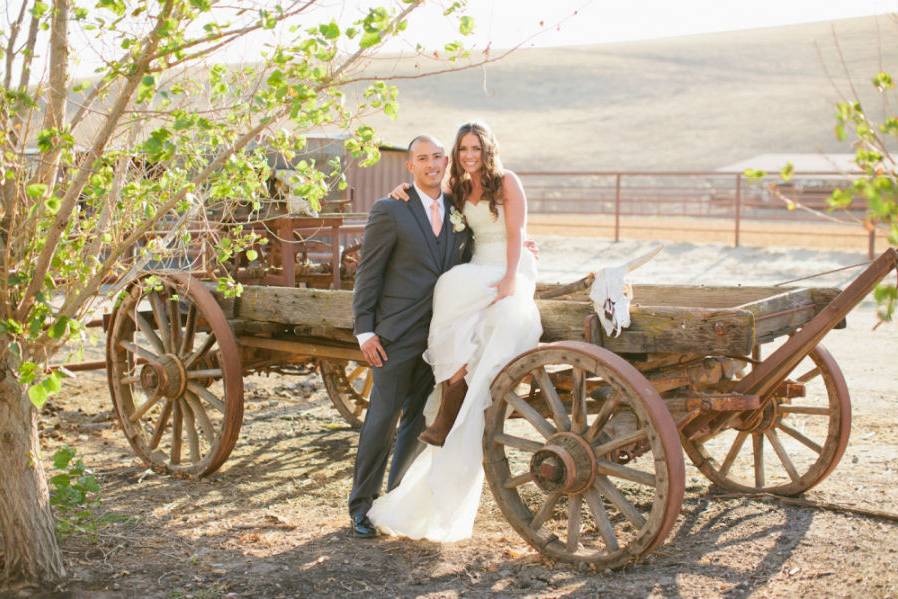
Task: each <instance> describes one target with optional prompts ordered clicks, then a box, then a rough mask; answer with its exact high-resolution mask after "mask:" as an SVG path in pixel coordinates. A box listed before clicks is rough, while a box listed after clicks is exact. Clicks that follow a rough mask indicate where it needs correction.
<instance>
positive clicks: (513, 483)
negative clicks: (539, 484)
mask: <svg viewBox="0 0 898 599" xmlns="http://www.w3.org/2000/svg"><path fill="white" fill-rule="evenodd" d="M532 482H533V473H532V472H525V473H523V474H518V475H517V476H512V477H511V478H509V479H508V480H506V481H505V488H506V489H514V488H515V487H520V486H521V485H525V484H527V483H532Z"/></svg>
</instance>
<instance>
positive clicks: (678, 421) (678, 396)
mask: <svg viewBox="0 0 898 599" xmlns="http://www.w3.org/2000/svg"><path fill="white" fill-rule="evenodd" d="M896 260H898V254H896V252H895V250H893V249H890V250H888V251H887V252H885V253H884V254H883V255H882V256H880V257H879V258H878V259H877V260H876V261H875V262H874V263H873V264H872V265H871V266H870V267H869V268H868V269H867V270H866V271H865V272H864V273H863V274H861V275H860V276H859V277H858V278H857V279H856V280H855V281H854V282H853V283H852V284H851V285H849V286H848V287H847V288H846V289H845V290H844V291H841V292H840V291H839V290H838V289H815V288H783V287H695V286H670V285H649V286H638V285H637V286H636V287H635V289H634V300H633V301H634V305H633V309H632V311H631V316H632V325H631V326H630V327H629V328H628V329H626V330H624V331H623V333H622V334H621V335H620V336H619V337H613V338H612V337H606V336H605V335H603V333H602V330H601V329H600V327H599V324H598V321H597V317H596V314H595V313H594V311H593V307H592V304H591V303H590V302H589V300H588V298H587V297H586V293H585V290H583V289H580V290H571V289H570V287H560V286H557V287H552V286H549V287H547V288H544V289H542V291H541V293H542V295H543V297H547V296H556V297H554V298H552V299H541V300H539V302H538V303H539V308H540V312H541V315H542V322H543V327H544V330H545V334H544V337H543V341H544V343H542V344H541V345H540V346H539V347H538V348H536V349H533V350H531V351H528V352H526V353H524V354H522V355H520V356H518V357H516V358H514V359H513V360H512V361H511V362H510V363H508V364H507V365H506V366H505V367H504V368H502V369H501V371H500V372H499V373H498V374H497V375H496V377H495V379H494V381H493V383H492V387H491V393H492V397H493V403H492V406H491V407H490V408H489V410H488V411H487V415H486V429H485V433H484V437H483V449H484V458H483V465H484V468H485V472H486V478H487V481H488V483H489V486H490V488H491V490H492V493H493V495H494V497H495V499H496V502H497V504H498V505H499V507H500V509H501V510H502V512H503V514H504V515H505V517H506V518H507V520H508V521H509V523H510V524H511V525H512V526H513V527H514V528H515V530H516V531H517V532H518V533H519V534H520V535H521V536H522V537H523V538H524V539H525V540H526V541H527V542H528V543H530V544H531V545H532V546H533V547H535V548H536V549H537V550H538V551H540V552H541V553H543V554H545V555H547V556H550V557H551V558H554V559H557V560H562V561H568V562H585V563H590V564H594V565H596V566H600V567H615V566H619V565H622V564H625V563H628V562H630V561H632V560H635V559H638V558H640V557H641V556H644V555H646V554H647V553H649V552H650V551H651V550H652V549H654V548H655V547H657V546H658V545H659V544H660V543H662V542H663V541H664V539H665V538H666V536H667V535H668V533H669V532H670V530H671V528H672V526H673V525H674V522H675V521H676V518H677V515H678V514H679V512H680V508H681V503H682V499H683V493H684V486H685V472H684V459H683V452H684V451H685V454H686V455H687V456H688V457H689V459H690V460H691V461H692V462H693V463H694V464H695V466H696V467H697V468H698V469H699V470H700V471H701V472H702V473H703V474H704V475H705V476H707V477H708V478H709V479H710V480H711V481H713V483H714V484H716V485H718V486H719V487H721V488H723V489H729V490H736V491H751V492H756V491H763V492H769V493H776V494H783V495H795V494H799V493H802V492H804V491H806V490H807V489H810V488H811V487H813V486H814V485H816V484H817V483H819V482H820V481H821V480H823V479H824V478H825V477H826V476H827V475H828V474H829V473H830V472H831V471H832V470H833V468H835V466H836V465H837V463H838V462H839V459H840V458H841V456H842V454H843V452H844V450H845V447H846V445H847V443H848V435H849V429H850V421H851V406H850V401H849V395H848V389H847V386H846V384H845V380H844V378H843V376H842V374H841V372H840V370H839V367H838V365H837V364H836V362H835V361H834V359H833V358H832V356H831V355H830V354H829V353H828V352H827V351H826V349H825V348H824V347H823V346H822V345H820V340H821V339H822V338H823V336H824V335H825V334H826V333H827V332H828V331H829V330H831V329H832V328H834V327H837V326H841V325H842V323H844V318H845V316H846V314H847V313H848V312H849V311H850V310H851V309H852V308H853V307H854V306H855V305H856V304H857V303H858V302H860V301H861V299H863V298H864V297H865V296H866V295H867V294H868V293H869V292H870V291H871V290H872V289H873V287H874V286H875V285H876V283H877V282H878V281H880V280H882V278H883V277H885V276H886V275H887V274H888V273H889V272H890V271H891V270H892V269H894V268H895V265H896ZM351 298H352V292H351V291H348V290H338V289H337V290H327V289H308V288H292V287H277V286H252V285H250V286H247V287H246V288H245V289H244V291H243V294H242V296H241V297H239V298H237V299H225V298H223V297H221V296H218V295H216V294H215V293H213V291H212V290H211V287H210V286H209V285H208V284H207V283H204V282H203V280H201V279H199V278H195V277H193V276H191V275H190V274H186V273H156V274H152V275H146V276H144V277H142V278H140V279H138V280H136V281H134V282H133V283H131V284H130V286H129V287H128V288H127V289H126V290H125V291H124V292H123V294H122V296H121V298H120V300H119V301H118V303H117V305H116V307H115V309H114V311H113V312H112V314H111V315H110V316H109V318H108V319H107V336H108V343H107V373H108V380H109V387H110V391H111V394H112V397H113V401H114V404H115V408H116V413H117V415H118V418H119V420H120V422H121V425H122V428H123V430H124V433H125V435H126V436H127V438H128V441H129V443H130V444H131V446H132V447H133V449H134V451H135V453H136V454H137V455H138V456H140V458H141V459H142V460H144V461H145V462H146V463H147V464H148V465H149V466H150V467H152V468H153V469H155V470H157V471H160V472H167V473H172V474H182V475H188V476H203V475H207V474H209V473H211V472H214V471H215V470H216V469H218V468H219V467H220V466H221V465H222V464H223V463H224V462H225V461H226V460H227V458H228V455H229V454H230V452H231V450H232V449H233V447H234V444H235V442H236V441H237V438H238V435H239V432H240V426H241V421H242V416H243V377H244V376H245V375H246V374H247V373H250V372H254V371H259V370H264V369H266V368H273V367H280V366H283V365H286V364H298V363H309V362H310V361H313V362H314V363H316V364H317V367H318V368H319V371H320V374H321V376H322V377H323V380H324V384H325V387H326V389H327V392H328V394H329V396H330V398H331V399H332V400H333V402H334V405H335V406H336V408H337V409H338V410H339V412H340V413H341V414H342V415H343V416H344V417H345V418H346V420H347V421H348V422H349V423H350V424H352V425H353V426H358V425H359V424H360V423H361V422H362V420H363V418H364V413H365V410H366V408H367V398H368V394H369V393H370V390H371V373H370V371H369V369H368V367H367V365H365V364H364V363H363V362H362V356H361V353H360V351H359V349H358V346H357V344H356V340H355V338H354V337H353V336H352V333H351V330H352V322H351V318H352V316H351V314H352V310H351ZM785 336H788V339H787V340H786V341H785V342H784V343H782V344H781V345H779V346H778V348H777V349H775V350H774V351H772V352H771V353H769V355H767V356H766V357H764V356H762V350H761V348H762V346H763V345H764V344H767V343H771V342H774V341H775V340H777V339H778V338H781V337H785ZM681 447H682V450H681ZM683 450H684V451H683Z"/></svg>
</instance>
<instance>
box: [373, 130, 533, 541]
mask: <svg viewBox="0 0 898 599" xmlns="http://www.w3.org/2000/svg"><path fill="white" fill-rule="evenodd" d="M406 187H407V185H400V186H399V187H397V188H396V189H395V190H394V191H393V193H392V194H391V195H392V196H393V197H394V198H397V199H402V200H405V201H408V196H407V194H406V193H405V192H404V189H405V188H406ZM448 191H449V192H450V193H451V194H452V198H453V202H454V205H455V208H456V210H457V211H458V212H459V213H461V214H462V215H463V216H464V219H463V220H462V219H459V218H456V219H455V221H454V222H453V223H452V224H453V226H455V227H456V230H458V227H461V226H468V227H470V228H471V231H472V232H473V234H474V254H473V257H472V258H471V261H470V263H467V264H460V265H458V266H455V267H454V268H452V269H451V270H449V271H448V272H446V273H444V274H443V275H442V276H441V277H440V279H439V280H438V281H437V284H436V288H435V289H434V295H433V317H432V320H431V323H430V334H429V337H428V348H427V351H426V352H425V353H424V359H425V360H426V361H427V363H429V364H430V365H431V367H432V368H433V372H434V379H435V381H436V383H437V386H436V388H435V390H434V393H433V394H432V395H431V397H430V399H429V400H428V405H430V404H432V403H433V402H435V401H436V400H437V398H438V397H440V407H439V411H438V413H437V415H436V418H435V419H434V420H433V422H432V424H431V425H430V426H429V427H428V428H427V429H426V430H425V431H424V432H423V433H421V436H420V437H419V439H420V440H421V441H424V442H425V443H428V447H427V448H426V449H425V450H424V451H423V452H422V453H421V454H420V455H419V456H418V457H417V458H416V459H415V461H414V463H413V464H412V465H411V466H410V467H409V469H408V471H407V472H406V474H405V476H404V477H403V478H402V482H401V483H400V484H399V485H398V486H397V487H395V488H394V489H393V490H392V491H390V492H389V493H387V494H386V495H384V496H381V497H379V498H377V499H376V500H375V501H374V505H373V506H372V508H371V510H370V511H369V512H368V517H369V518H370V519H371V521H372V522H373V523H374V525H375V526H377V527H378V528H379V529H381V530H382V531H383V532H386V533H388V534H395V535H402V536H406V537H410V538H413V539H429V540H432V541H457V540H460V539H465V538H468V537H470V536H471V532H472V530H473V526H474V517H475V515H476V514H477V508H478V506H479V504H480V494H481V491H482V488H483V468H482V466H481V461H482V457H483V447H482V438H483V430H484V410H485V409H486V408H487V407H489V404H490V401H491V398H490V391H489V387H490V383H491V382H492V380H493V377H495V375H496V374H497V373H498V372H499V370H501V368H502V366H503V365H505V364H506V363H507V362H508V361H509V360H511V359H512V358H513V357H515V356H516V355H518V354H519V353H521V352H523V351H526V350H528V349H531V348H533V347H535V346H536V345H537V343H538V341H539V338H540V336H541V335H542V327H541V325H540V320H539V311H538V310H537V307H536V303H535V302H534V301H533V294H534V291H535V288H536V260H535V258H534V256H533V255H532V254H531V253H530V252H528V251H522V246H523V242H524V239H525V229H526V222H527V200H526V197H525V195H524V190H523V188H522V186H521V182H520V180H519V179H518V177H517V176H516V175H515V174H514V173H512V172H511V171H506V170H503V168H502V165H501V162H500V160H499V156H498V147H497V144H496V141H495V138H494V137H493V135H492V132H491V131H490V130H489V128H488V127H487V126H486V125H484V124H482V123H477V122H474V123H467V124H465V125H462V126H461V128H460V129H459V130H458V134H457V135H456V138H455V144H454V146H453V148H452V165H451V171H450V176H449V190H448Z"/></svg>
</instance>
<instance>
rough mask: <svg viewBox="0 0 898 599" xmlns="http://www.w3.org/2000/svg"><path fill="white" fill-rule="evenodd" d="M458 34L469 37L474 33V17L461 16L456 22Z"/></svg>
mask: <svg viewBox="0 0 898 599" xmlns="http://www.w3.org/2000/svg"><path fill="white" fill-rule="evenodd" d="M458 32H459V33H461V34H462V35H471V34H472V33H474V17H470V16H467V15H465V16H463V17H462V18H460V19H459V20H458Z"/></svg>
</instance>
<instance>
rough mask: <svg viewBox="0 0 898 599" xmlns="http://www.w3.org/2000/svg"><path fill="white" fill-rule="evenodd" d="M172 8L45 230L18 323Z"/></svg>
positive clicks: (168, 6)
mask: <svg viewBox="0 0 898 599" xmlns="http://www.w3.org/2000/svg"><path fill="white" fill-rule="evenodd" d="M173 5H174V0H166V1H165V4H164V5H163V7H162V10H161V11H159V15H158V17H157V19H156V25H155V27H154V28H153V30H152V31H151V32H150V34H149V36H148V37H147V41H146V43H145V44H144V52H143V53H142V58H141V60H139V61H138V62H137V63H135V65H134V70H133V71H132V72H131V74H130V75H129V76H128V79H127V80H126V81H125V85H124V86H123V88H122V91H121V93H120V94H119V96H118V98H117V99H116V102H115V104H114V106H113V107H112V109H111V110H110V111H109V116H108V117H107V118H106V123H105V124H104V125H103V128H102V129H101V130H100V131H99V132H98V133H97V135H96V137H95V138H94V139H95V141H94V145H93V147H92V148H91V149H90V151H88V152H87V154H86V155H85V156H84V158H83V159H82V163H81V166H80V168H79V169H78V172H77V173H76V175H75V177H74V179H73V180H72V183H71V184H70V185H69V188H68V190H67V191H66V194H65V196H64V197H63V198H62V201H61V202H60V208H59V212H57V213H56V219H55V220H54V222H53V225H52V226H51V227H50V229H49V230H48V231H47V240H46V242H45V244H44V247H43V249H42V250H41V253H40V256H39V257H38V261H37V265H36V267H35V271H34V274H33V276H32V278H31V280H30V281H29V282H28V287H27V288H26V290H25V292H24V294H23V295H22V298H21V299H20V302H19V306H18V307H17V308H16V318H17V319H18V320H24V319H25V316H26V315H27V313H28V310H30V309H31V306H32V304H33V303H34V299H35V295H36V294H37V292H38V291H39V290H40V288H41V286H42V285H43V281H44V277H45V276H46V275H47V271H48V270H49V268H50V263H51V259H52V257H53V254H54V253H55V252H56V246H57V244H58V243H59V239H60V237H61V236H62V233H63V232H64V231H65V228H66V225H67V224H68V221H69V218H70V217H71V215H72V211H73V210H74V208H75V206H76V204H77V203H78V197H79V196H80V195H81V190H82V189H84V185H85V184H86V183H87V181H88V179H89V178H90V175H91V172H92V170H93V162H94V160H96V159H97V158H99V157H100V155H101V154H102V153H103V150H104V148H105V147H106V144H107V143H108V141H109V138H110V137H111V136H112V133H113V131H114V130H115V128H116V126H117V125H118V121H119V119H120V118H121V116H122V113H123V112H124V110H125V108H126V107H127V105H128V103H129V102H130V101H131V97H132V96H133V95H134V91H135V90H136V89H137V86H138V84H139V83H140V80H141V78H142V77H143V75H144V73H145V72H146V70H147V68H149V65H150V60H151V57H152V56H153V55H154V54H155V52H156V48H157V47H158V45H159V41H160V40H161V37H162V30H163V27H164V26H165V22H166V20H167V19H168V17H169V16H170V15H171V12H172V8H173Z"/></svg>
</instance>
